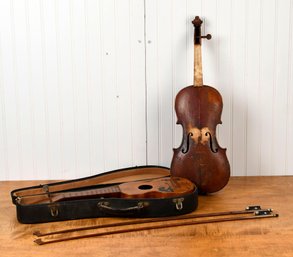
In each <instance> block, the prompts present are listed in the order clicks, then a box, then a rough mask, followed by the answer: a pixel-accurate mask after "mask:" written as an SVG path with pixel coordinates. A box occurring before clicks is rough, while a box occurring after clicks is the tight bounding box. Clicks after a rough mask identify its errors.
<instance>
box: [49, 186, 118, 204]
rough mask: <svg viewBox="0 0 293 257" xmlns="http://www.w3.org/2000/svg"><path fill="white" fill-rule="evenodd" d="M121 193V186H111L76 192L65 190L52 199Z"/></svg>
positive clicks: (54, 200) (55, 200) (111, 195)
mask: <svg viewBox="0 0 293 257" xmlns="http://www.w3.org/2000/svg"><path fill="white" fill-rule="evenodd" d="M120 193H121V191H120V188H119V186H110V187H105V188H98V189H89V190H82V191H74V192H64V193H57V194H56V195H55V196H54V195H53V196H52V201H53V202H57V201H62V200H76V199H82V198H90V197H99V196H100V197H114V196H117V195H119V194H120Z"/></svg>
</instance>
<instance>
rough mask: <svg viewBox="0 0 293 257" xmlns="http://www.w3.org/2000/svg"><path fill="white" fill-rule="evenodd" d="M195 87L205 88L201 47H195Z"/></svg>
mask: <svg viewBox="0 0 293 257" xmlns="http://www.w3.org/2000/svg"><path fill="white" fill-rule="evenodd" d="M193 85H194V86H195V87H201V86H203V76H202V57H201V45H194V67H193Z"/></svg>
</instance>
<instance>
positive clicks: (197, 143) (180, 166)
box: [171, 16, 230, 193]
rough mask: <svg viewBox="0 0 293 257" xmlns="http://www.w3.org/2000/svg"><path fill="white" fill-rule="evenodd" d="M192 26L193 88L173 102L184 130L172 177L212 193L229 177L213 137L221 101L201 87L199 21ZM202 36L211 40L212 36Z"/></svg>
mask: <svg viewBox="0 0 293 257" xmlns="http://www.w3.org/2000/svg"><path fill="white" fill-rule="evenodd" d="M192 23H193V25H194V51H195V52H194V86H188V87H185V88H183V89H182V90H180V92H179V93H178V94H177V96H176V99H175V110H176V114H177V124H181V125H182V127H183V138H182V143H181V145H180V146H179V147H178V148H176V149H174V154H173V158H172V163H171V174H172V175H173V176H178V177H185V178H188V179H190V180H191V181H192V182H194V183H195V184H196V185H197V187H198V189H199V192H200V193H213V192H216V191H219V190H220V189H222V188H223V187H224V186H225V185H226V184H227V182H228V180H229V177H230V165H229V162H228V159H227V156H226V149H223V148H221V147H220V146H219V144H218V142H217V138H216V126H217V125H218V124H220V123H222V122H221V114H222V109H223V102H222V97H221V95H220V93H219V92H218V91H217V90H216V89H215V88H212V87H210V86H203V77H202V60H201V39H202V38H203V36H202V35H201V24H202V21H201V19H200V18H199V17H198V16H196V17H195V19H194V20H193V21H192ZM204 37H205V38H209V39H210V38H211V35H207V36H204ZM197 69H198V70H197Z"/></svg>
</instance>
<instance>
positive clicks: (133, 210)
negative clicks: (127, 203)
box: [98, 202, 149, 216]
mask: <svg viewBox="0 0 293 257" xmlns="http://www.w3.org/2000/svg"><path fill="white" fill-rule="evenodd" d="M148 205H149V204H148V203H147V202H138V203H137V205H135V206H132V207H128V208H115V207H111V206H110V203H109V202H99V203H98V208H99V210H100V211H102V212H104V213H106V214H108V215H115V216H130V215H136V214H138V213H141V212H142V211H144V210H146V208H147V206H148Z"/></svg>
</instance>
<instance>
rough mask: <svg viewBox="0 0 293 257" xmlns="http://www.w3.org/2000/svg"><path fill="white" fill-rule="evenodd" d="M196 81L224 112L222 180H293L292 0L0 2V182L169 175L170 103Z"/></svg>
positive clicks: (173, 143) (173, 130) (173, 142)
mask: <svg viewBox="0 0 293 257" xmlns="http://www.w3.org/2000/svg"><path fill="white" fill-rule="evenodd" d="M195 15H200V16H201V17H202V18H203V20H204V26H203V32H204V33H211V34H212V36H213V39H212V40H210V41H204V42H203V69H204V82H205V84H206V85H211V86H213V87H215V88H217V89H218V90H219V91H220V92H221V94H222V96H223V102H224V109H223V114H222V121H223V124H222V125H219V127H218V140H219V142H220V144H221V146H222V147H226V148H227V154H228V158H229V161H230V164H231V168H232V175H235V176H236V175H241V176H245V175H293V158H292V156H293V148H292V145H293V133H292V128H293V88H292V85H293V1H292V0H238V1H233V0H202V1H201V0H186V1H182V0H172V1H170V0H62V1H58V0H55V1H46V0H11V1H0V180H14V179H17V180H21V179H67V178H77V177H82V176H88V175H92V174H96V173H100V172H103V171H108V170H112V169H117V168H123V167H127V166H135V165H145V164H150V165H151V164H156V165H164V166H170V162H171V158H172V148H173V147H178V145H179V144H180V142H181V137H182V135H181V133H182V131H181V127H180V126H179V125H176V114H175V112H174V98H175V96H176V94H177V92H178V91H179V90H180V89H181V88H183V87H185V86H187V85H191V84H192V78H193V74H192V72H193V27H192V24H191V20H192V19H193V18H194V16H195Z"/></svg>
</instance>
